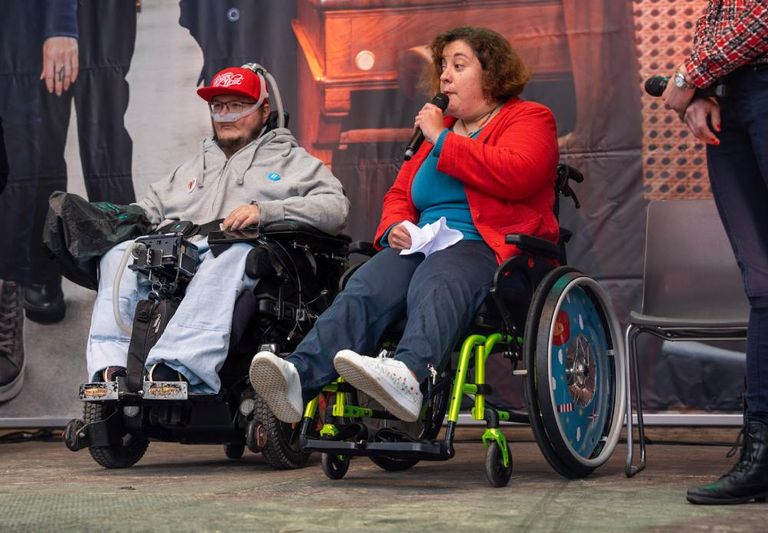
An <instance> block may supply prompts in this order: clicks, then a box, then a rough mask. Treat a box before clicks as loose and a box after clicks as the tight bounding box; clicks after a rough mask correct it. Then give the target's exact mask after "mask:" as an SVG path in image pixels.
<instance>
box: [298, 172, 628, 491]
mask: <svg viewBox="0 0 768 533" xmlns="http://www.w3.org/2000/svg"><path fill="white" fill-rule="evenodd" d="M582 180H583V176H582V175H581V174H580V173H579V172H578V171H577V170H575V169H574V168H572V167H569V166H567V165H562V164H561V165H559V166H558V169H557V179H556V186H555V188H556V204H555V213H556V214H557V211H558V207H559V200H560V196H565V197H570V198H572V199H573V201H574V203H575V205H576V207H577V208H578V207H579V202H578V199H577V198H576V196H575V194H574V192H573V190H572V189H571V186H570V182H571V181H574V182H581V181H582ZM570 236H571V233H570V232H569V231H568V230H565V229H563V228H561V242H560V243H559V245H554V244H552V243H550V242H547V241H543V240H541V239H537V238H535V237H531V236H528V235H508V236H507V237H506V242H507V243H510V244H515V245H516V246H518V248H519V249H520V250H521V251H522V254H520V255H518V256H516V257H512V258H510V259H508V260H507V261H505V262H504V263H503V264H501V265H500V267H499V268H498V270H497V272H496V275H495V279H494V283H493V287H492V289H491V291H490V294H489V296H488V298H487V299H486V301H485V303H484V304H483V305H482V306H481V309H480V310H479V311H478V313H477V315H476V317H475V320H474V325H473V326H472V327H471V328H470V331H468V332H467V334H466V335H465V336H464V339H465V340H464V341H463V343H462V344H461V345H460V347H459V349H458V359H457V362H456V363H455V369H452V368H451V367H452V366H453V363H449V364H448V368H443V369H435V370H434V372H433V378H432V379H428V380H427V383H426V384H425V385H423V387H422V392H423V393H424V404H423V407H422V412H421V416H420V418H419V420H418V421H417V422H415V423H406V422H402V421H400V420H397V419H396V418H395V417H394V416H392V415H391V414H390V413H387V412H385V411H384V410H383V409H382V408H381V406H379V405H377V404H376V403H375V402H374V401H373V400H372V399H370V398H368V397H366V396H365V395H364V394H363V393H361V392H359V391H356V390H354V389H353V388H352V387H350V386H349V385H348V384H347V383H345V382H344V381H343V379H342V378H339V379H337V380H336V381H334V382H333V383H330V384H328V385H327V386H326V387H324V389H323V392H321V394H320V395H319V396H318V397H317V398H315V399H313V400H312V401H310V402H309V403H308V405H307V406H306V408H305V412H304V417H303V422H302V427H301V432H300V441H301V445H302V449H303V450H304V451H319V452H322V460H321V465H322V468H323V471H324V473H325V474H326V476H328V477H329V478H331V479H340V478H342V477H343V476H344V475H345V474H346V472H347V470H348V468H349V464H350V458H351V457H352V456H367V457H369V458H370V459H371V461H373V462H374V463H375V464H376V465H378V466H379V467H381V468H382V469H384V470H388V471H399V470H406V469H408V468H410V467H412V466H413V465H415V464H416V463H418V462H419V461H421V460H431V461H442V460H447V459H450V458H452V457H453V456H454V454H455V449H454V445H453V439H454V434H455V430H456V425H457V422H458V421H459V411H460V409H461V407H462V398H463V397H464V396H468V397H469V399H470V403H471V404H472V406H471V411H470V414H471V417H472V418H473V419H474V420H478V421H485V423H486V430H485V432H484V433H483V435H482V442H483V444H484V445H485V446H486V447H487V455H486V461H485V473H486V477H487V479H488V481H489V483H490V484H491V485H492V486H494V487H502V486H505V485H507V484H508V482H509V479H510V477H511V474H512V456H511V452H510V448H509V445H508V443H507V439H506V437H505V436H504V433H503V432H502V430H501V428H500V422H518V423H526V424H530V425H531V427H532V429H533V433H534V436H535V439H536V442H537V443H538V445H539V448H540V449H541V451H542V453H543V455H544V457H545V458H546V460H547V461H548V462H549V464H550V465H551V466H552V468H553V469H554V470H555V471H556V472H558V473H559V474H561V475H562V476H564V477H567V478H580V477H584V476H586V475H588V474H589V473H591V472H592V471H593V470H594V469H596V468H597V467H599V466H600V465H602V464H603V463H604V462H605V461H606V460H607V459H608V458H609V457H610V455H611V454H612V452H613V450H614V448H615V446H616V444H617V442H618V439H619V435H620V433H621V429H622V425H623V413H624V401H625V400H624V397H625V381H624V372H625V365H626V359H625V352H624V346H623V344H622V335H621V331H620V328H619V324H618V321H617V320H616V317H615V314H614V312H613V310H612V306H611V302H610V299H609V297H608V296H607V295H606V293H605V292H604V291H603V289H602V288H601V287H600V285H598V283H597V282H595V281H594V280H592V279H591V278H589V277H588V276H585V275H584V274H582V273H581V272H579V271H578V270H576V269H575V268H572V267H569V266H555V265H557V264H560V265H565V259H566V257H565V243H566V242H567V241H568V240H569V238H570ZM360 249H361V250H364V251H365V252H366V253H368V254H370V253H371V250H372V246H370V245H367V246H365V247H362V248H360ZM353 251H358V249H355V250H353ZM351 273H352V272H351V271H348V272H347V273H346V274H345V276H344V278H343V280H342V281H344V280H346V279H348V277H349V275H350V274H351ZM401 332H402V324H400V325H399V326H398V325H397V324H395V325H393V326H392V327H391V328H390V331H388V332H387V333H385V336H384V337H385V338H384V340H383V341H382V342H381V349H382V350H384V351H388V352H389V353H390V354H391V353H392V350H393V348H394V346H396V344H397V339H398V334H401ZM384 355H386V353H385V354H384ZM491 356H495V357H500V358H504V359H507V360H509V362H510V363H511V371H510V373H509V375H510V377H512V376H515V377H519V378H522V379H523V381H524V387H523V390H524V393H525V397H526V400H527V411H526V410H523V409H519V410H517V409H508V408H501V407H498V406H495V405H493V404H492V403H491V402H490V401H489V396H490V395H491V393H492V392H493V391H492V388H491V386H490V385H489V383H488V380H487V379H486V378H487V375H486V366H487V363H488V359H489V357H491ZM318 414H322V415H324V420H325V423H324V424H323V425H322V426H321V428H320V430H319V432H318V431H317V427H318V424H317V417H318ZM446 414H447V424H446V427H445V431H444V433H443V437H442V438H438V435H439V433H440V431H441V428H442V425H443V420H444V418H446Z"/></svg>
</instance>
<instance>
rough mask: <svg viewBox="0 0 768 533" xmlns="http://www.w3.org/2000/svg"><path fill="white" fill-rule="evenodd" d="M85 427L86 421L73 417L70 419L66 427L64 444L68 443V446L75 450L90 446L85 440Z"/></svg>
mask: <svg viewBox="0 0 768 533" xmlns="http://www.w3.org/2000/svg"><path fill="white" fill-rule="evenodd" d="M84 427H85V422H83V421H82V420H80V419H79V418H73V419H72V420H70V421H69V423H68V424H67V427H66V429H65V430H64V444H66V445H67V448H69V449H70V450H72V451H73V452H76V451H78V450H82V449H83V448H87V447H88V444H87V443H85V442H84V437H85V433H84V432H83V428H84Z"/></svg>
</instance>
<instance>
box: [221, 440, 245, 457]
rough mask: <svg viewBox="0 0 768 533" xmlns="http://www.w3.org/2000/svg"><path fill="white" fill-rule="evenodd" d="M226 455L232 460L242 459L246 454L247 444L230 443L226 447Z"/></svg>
mask: <svg viewBox="0 0 768 533" xmlns="http://www.w3.org/2000/svg"><path fill="white" fill-rule="evenodd" d="M224 453H225V454H226V455H227V457H228V458H230V459H240V458H241V457H242V456H243V454H244V453H245V444H243V443H242V442H228V443H226V444H225V445H224Z"/></svg>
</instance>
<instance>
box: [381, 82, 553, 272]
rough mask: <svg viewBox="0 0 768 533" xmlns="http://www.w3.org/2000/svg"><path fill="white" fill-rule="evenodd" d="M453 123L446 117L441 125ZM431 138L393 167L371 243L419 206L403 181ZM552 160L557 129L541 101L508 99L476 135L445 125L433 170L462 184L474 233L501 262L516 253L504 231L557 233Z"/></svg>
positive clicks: (420, 159) (413, 216)
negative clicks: (392, 180)
mask: <svg viewBox="0 0 768 533" xmlns="http://www.w3.org/2000/svg"><path fill="white" fill-rule="evenodd" d="M455 122H456V119H455V118H453V117H446V119H445V125H446V127H450V126H452V125H453V124H454V123H455ZM430 150H432V143H430V142H428V141H424V143H423V144H422V145H421V148H420V149H419V151H418V152H416V154H414V156H413V157H412V158H411V160H410V161H406V162H405V163H404V164H403V166H402V168H401V169H400V172H399V173H398V174H397V178H396V179H395V183H394V184H393V185H392V187H391V188H390V189H389V191H388V192H387V194H386V195H385V196H384V206H383V212H382V215H381V222H380V223H379V227H378V229H377V230H376V237H375V239H374V241H373V242H374V243H375V246H376V247H378V248H381V245H380V244H379V241H380V240H381V238H382V236H383V235H384V234H385V233H386V231H387V230H388V229H389V228H390V227H391V226H392V225H393V224H397V223H399V222H402V221H404V220H409V221H411V222H413V223H416V222H417V221H418V219H419V213H418V211H417V210H416V208H415V207H414V205H413V201H412V199H411V184H412V183H413V178H414V176H415V175H416V172H417V171H418V169H419V167H420V166H421V164H422V162H423V161H424V160H425V159H426V157H427V155H428V154H429V152H430ZM558 160H559V153H558V147H557V129H556V126H555V119H554V117H553V116H552V112H551V111H550V110H549V109H548V108H547V107H545V106H543V105H541V104H537V103H534V102H528V101H524V100H521V99H519V98H516V97H515V98H512V99H510V100H508V101H507V103H505V104H504V106H503V107H502V108H501V110H500V111H499V113H498V114H497V115H496V116H495V117H494V118H493V119H492V120H491V121H490V122H489V123H488V124H487V125H486V126H485V127H484V128H483V129H482V131H481V132H480V134H479V135H478V136H477V138H476V139H474V140H473V139H469V138H467V137H462V136H459V135H457V134H455V133H453V132H448V134H447V135H446V137H445V140H444V142H443V146H442V150H441V152H440V158H439V160H438V162H437V169H438V170H439V171H441V172H444V173H446V174H448V175H449V176H452V177H454V178H456V179H458V180H459V181H461V182H462V183H463V184H464V189H465V190H466V193H467V202H468V203H469V210H470V213H471V214H472V221H473V222H474V223H475V227H476V228H477V230H478V232H479V233H480V236H481V237H482V238H483V240H484V241H485V242H486V244H488V246H490V247H491V248H492V249H493V251H494V252H495V253H496V259H497V260H498V261H499V263H501V262H502V261H504V260H505V259H507V258H508V257H510V256H512V255H515V254H517V253H518V250H517V247H515V246H513V245H509V244H505V243H504V237H505V235H506V234H508V233H525V234H528V235H534V236H536V237H540V238H542V239H546V240H548V241H551V242H553V243H556V242H557V240H558V223H557V219H556V218H555V216H554V214H553V212H552V209H553V206H554V201H555V193H554V180H555V173H556V166H557V162H558Z"/></svg>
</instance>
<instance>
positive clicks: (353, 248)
mask: <svg viewBox="0 0 768 533" xmlns="http://www.w3.org/2000/svg"><path fill="white" fill-rule="evenodd" d="M376 252H377V250H376V248H374V247H373V243H370V242H368V241H353V242H351V243H350V244H349V253H351V254H360V255H365V256H368V257H373V256H374V255H376Z"/></svg>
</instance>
